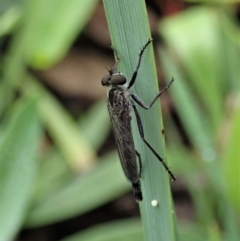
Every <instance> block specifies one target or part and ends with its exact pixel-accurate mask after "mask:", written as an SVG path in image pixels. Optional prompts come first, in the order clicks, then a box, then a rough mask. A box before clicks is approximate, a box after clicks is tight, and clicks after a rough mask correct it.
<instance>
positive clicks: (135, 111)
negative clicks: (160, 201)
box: [132, 105, 176, 181]
mask: <svg viewBox="0 0 240 241" xmlns="http://www.w3.org/2000/svg"><path fill="white" fill-rule="evenodd" d="M132 107H133V110H134V113H135V116H136V119H137V125H138V130H139V134H140V136H141V139H142V140H143V142H144V143H145V144H146V145H147V147H148V148H149V149H150V150H151V151H152V153H153V154H154V155H155V157H156V158H157V159H158V160H159V161H160V162H161V163H162V165H163V166H164V168H165V169H166V171H167V172H168V174H169V175H170V176H171V178H172V180H173V181H174V180H176V178H175V177H174V175H173V173H172V172H171V171H170V169H169V167H168V166H167V164H166V163H165V162H164V160H163V159H162V158H161V157H160V156H159V155H158V153H157V152H156V151H155V150H154V149H153V147H152V146H151V145H150V144H149V143H148V142H147V140H146V139H145V137H144V131H143V126H142V121H141V119H140V116H139V113H138V111H137V108H136V106H135V105H132Z"/></svg>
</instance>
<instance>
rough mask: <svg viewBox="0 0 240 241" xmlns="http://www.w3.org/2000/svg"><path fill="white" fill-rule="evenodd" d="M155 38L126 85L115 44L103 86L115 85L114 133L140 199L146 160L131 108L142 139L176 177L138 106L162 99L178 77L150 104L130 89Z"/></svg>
mask: <svg viewBox="0 0 240 241" xmlns="http://www.w3.org/2000/svg"><path fill="white" fill-rule="evenodd" d="M151 42H152V39H150V38H149V39H148V41H147V42H146V44H145V45H144V46H143V47H142V49H141V51H140V53H139V56H138V61H137V67H136V69H135V71H134V73H133V75H132V78H131V80H130V81H129V84H128V85H127V86H125V84H126V82H127V79H126V77H125V76H124V75H122V74H121V73H120V71H118V70H117V65H118V63H119V62H120V58H119V55H118V54H117V52H116V50H115V49H114V48H112V49H113V51H114V53H115V54H116V57H117V62H116V64H115V66H114V67H112V68H111V69H110V70H108V72H109V74H108V75H106V76H104V77H103V78H102V85H103V86H111V89H110V90H109V92H108V106H107V107H108V111H109V115H110V119H111V122H112V127H113V133H114V137H115V140H116V143H117V150H118V154H119V157H120V161H121V165H122V168H123V171H124V173H125V175H126V177H127V179H128V180H129V181H130V182H131V183H132V187H133V193H134V196H135V199H136V201H137V202H139V201H142V199H143V197H142V191H141V183H140V176H141V169H142V164H141V155H140V154H139V153H138V152H137V151H136V149H135V147H134V141H133V135H132V128H131V120H132V118H131V110H133V112H134V113H135V116H136V120H137V126H138V130H139V134H140V137H141V139H142V140H143V142H144V143H145V144H146V145H147V147H148V148H149V149H150V150H151V151H152V153H153V154H154V155H155V156H156V158H157V159H158V160H159V161H160V162H161V163H162V165H163V166H164V168H165V169H166V171H167V172H168V174H169V175H170V176H171V178H172V180H175V177H174V175H173V174H172V172H171V171H170V169H169V168H168V166H167V164H166V163H165V162H164V161H163V159H162V158H161V157H160V155H158V153H157V152H156V151H155V150H154V149H153V147H152V146H151V145H150V144H149V143H148V141H146V139H145V138H144V131H143V126H142V122H141V119H140V116H139V113H138V111H137V108H136V106H135V103H137V104H138V105H140V106H141V107H142V108H144V109H146V110H148V109H149V108H151V107H152V105H153V104H154V103H155V101H156V100H157V99H158V97H159V96H160V95H161V94H162V93H163V92H164V91H165V90H167V89H168V88H169V87H170V85H171V84H172V82H173V80H174V79H173V78H172V80H171V82H170V83H169V84H168V85H167V86H166V87H165V88H164V89H163V90H162V91H160V92H159V93H158V94H157V96H156V97H155V98H154V99H153V100H152V102H151V103H150V105H146V104H145V103H144V102H143V101H142V100H141V99H140V98H139V97H138V96H137V95H135V94H134V93H132V92H131V90H130V88H131V87H132V86H133V85H134V83H135V81H136V78H137V74H138V69H139V67H140V63H141V59H142V56H143V53H144V51H145V49H146V48H147V46H148V45H149V44H150V43H151ZM137 159H138V162H137Z"/></svg>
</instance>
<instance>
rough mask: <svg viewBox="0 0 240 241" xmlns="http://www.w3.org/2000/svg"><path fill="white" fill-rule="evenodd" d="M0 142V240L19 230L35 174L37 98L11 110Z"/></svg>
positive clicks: (38, 127)
mask: <svg viewBox="0 0 240 241" xmlns="http://www.w3.org/2000/svg"><path fill="white" fill-rule="evenodd" d="M11 113H12V115H11V117H10V120H9V123H8V125H6V128H7V129H6V130H5V132H4V138H3V139H2V142H1V145H0V217H1V218H0V234H1V235H0V240H1V241H10V240H12V239H13V237H14V236H15V235H16V233H17V231H18V230H19V229H20V227H21V225H22V222H23V219H24V217H25V212H26V209H27V208H28V205H29V201H30V198H31V194H32V188H33V183H34V180H35V177H36V168H37V160H36V158H37V149H38V147H39V140H40V139H39V138H40V126H39V119H38V115H37V108H36V101H35V100H27V101H22V102H21V104H18V106H17V107H15V108H14V110H13V111H12V112H11Z"/></svg>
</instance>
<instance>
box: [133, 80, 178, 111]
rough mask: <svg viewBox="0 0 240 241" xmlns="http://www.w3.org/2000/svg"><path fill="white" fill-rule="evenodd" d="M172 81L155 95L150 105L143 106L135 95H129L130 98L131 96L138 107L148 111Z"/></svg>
mask: <svg viewBox="0 0 240 241" xmlns="http://www.w3.org/2000/svg"><path fill="white" fill-rule="evenodd" d="M173 81H174V79H173V78H172V79H171V81H170V83H169V84H168V85H167V86H166V87H165V88H164V89H162V90H161V91H160V92H159V93H158V94H157V95H156V97H155V98H154V99H153V100H152V102H151V103H150V105H146V104H145V103H144V102H143V101H142V100H141V99H140V98H139V97H138V96H137V95H135V94H131V96H132V98H133V100H134V101H135V102H136V103H137V104H139V105H140V106H141V107H142V108H144V109H145V110H148V109H150V108H151V107H152V105H153V104H154V103H155V101H156V100H157V99H158V97H159V96H161V94H162V93H163V92H164V91H165V90H167V89H168V88H169V87H170V85H171V84H172V82H173Z"/></svg>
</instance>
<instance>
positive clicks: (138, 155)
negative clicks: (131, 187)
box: [135, 150, 142, 177]
mask: <svg viewBox="0 0 240 241" xmlns="http://www.w3.org/2000/svg"><path fill="white" fill-rule="evenodd" d="M135 152H136V155H137V157H138V163H139V177H141V174H142V159H141V155H140V153H139V152H138V151H136V150H135Z"/></svg>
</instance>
